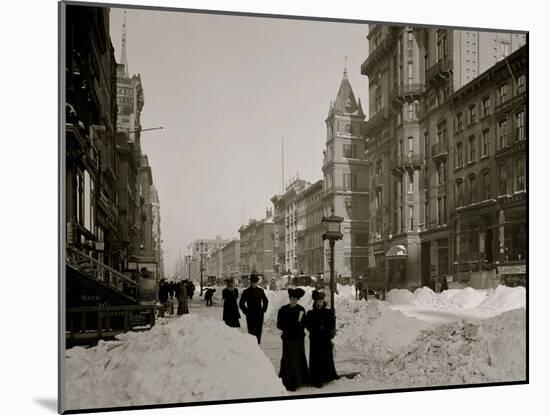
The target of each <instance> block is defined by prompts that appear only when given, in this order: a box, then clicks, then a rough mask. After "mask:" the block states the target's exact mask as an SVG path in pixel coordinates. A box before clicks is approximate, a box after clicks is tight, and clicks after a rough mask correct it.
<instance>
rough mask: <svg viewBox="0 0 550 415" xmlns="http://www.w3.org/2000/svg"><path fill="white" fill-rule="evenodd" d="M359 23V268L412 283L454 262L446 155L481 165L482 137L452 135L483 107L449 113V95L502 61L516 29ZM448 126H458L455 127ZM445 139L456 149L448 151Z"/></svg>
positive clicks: (514, 42)
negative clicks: (364, 204)
mask: <svg viewBox="0 0 550 415" xmlns="http://www.w3.org/2000/svg"><path fill="white" fill-rule="evenodd" d="M369 28H370V30H369V35H368V40H369V50H370V53H369V56H368V57H367V59H366V60H365V62H364V63H363V65H362V66H361V72H362V73H363V74H364V75H367V76H368V77H369V99H370V103H371V105H370V111H369V112H370V114H369V119H368V121H367V122H366V124H365V127H364V130H363V131H364V133H365V135H366V154H367V161H368V163H369V171H370V175H371V182H370V194H371V198H370V206H369V207H370V235H371V237H370V241H369V273H371V274H378V275H380V274H384V275H386V276H387V278H388V279H389V280H390V281H391V284H392V286H396V287H404V288H411V289H413V288H415V287H418V286H420V285H422V284H423V283H426V281H427V280H428V278H429V277H430V276H438V275H450V273H451V271H452V270H451V264H454V262H455V258H454V257H453V254H452V253H453V248H452V246H453V238H452V237H451V233H452V232H451V231H452V226H451V224H452V223H453V221H454V215H455V213H456V212H455V210H454V205H452V204H453V203H454V202H455V196H456V195H455V194H454V193H453V192H454V191H455V189H454V188H453V186H452V185H451V184H452V183H453V180H454V179H453V177H454V174H455V173H457V171H458V170H460V169H462V167H460V165H459V164H452V168H453V170H451V163H450V159H451V157H452V155H453V154H455V152H454V151H455V150H456V157H458V160H455V161H456V162H458V163H464V157H465V156H464V155H463V154H466V153H465V151H466V149H468V151H469V153H468V155H469V157H472V159H471V160H472V161H471V162H466V163H471V164H472V169H473V170H477V169H478V168H479V166H481V165H482V164H483V163H477V162H476V161H475V157H477V155H479V154H480V147H479V143H480V142H481V141H482V140H487V138H483V137H482V138H479V137H477V136H476V134H475V133H474V134H473V136H474V139H473V140H470V139H471V136H470V135H468V137H467V139H466V140H461V139H459V138H460V134H464V133H457V132H458V131H462V130H464V129H467V127H466V126H467V125H468V128H471V131H474V129H473V127H471V126H474V125H480V123H479V121H480V120H479V118H480V115H479V114H480V113H479V111H480V109H481V108H482V107H483V106H484V105H486V104H485V103H482V102H478V103H476V104H474V103H471V104H470V105H471V107H472V108H471V112H469V111H470V107H468V108H467V109H465V110H462V111H459V112H458V113H457V118H456V119H455V118H454V114H453V113H454V111H455V109H454V105H455V104H454V103H457V102H458V101H457V96H459V95H461V94H462V91H464V90H466V89H468V88H471V85H473V84H474V82H476V81H475V80H476V79H478V77H479V75H480V73H481V72H484V71H487V70H488V69H489V68H494V67H495V66H494V65H495V64H496V65H497V66H498V65H501V66H506V62H505V61H503V62H500V63H497V61H499V60H501V59H502V57H503V56H505V55H507V54H509V53H511V52H512V51H513V50H515V49H517V48H519V47H521V45H522V44H524V43H525V36H524V35H522V34H505V33H499V34H496V33H489V32H477V31H453V30H446V29H424V28H415V27H401V26H387V25H371V26H370V27H369ZM476 85H478V84H476ZM481 85H483V90H484V93H485V94H487V95H492V94H493V92H494V91H491V90H490V89H491V88H492V87H494V85H492V83H491V82H488V83H487V82H484V83H483V84H479V85H478V86H479V87H481ZM489 85H490V86H489ZM485 88H487V89H485ZM459 113H460V114H459ZM466 119H467V120H468V121H466ZM470 120H474V121H470ZM486 121H487V120H485V122H486ZM467 122H468V123H469V124H466V123H467ZM454 123H456V124H458V125H461V127H460V128H459V129H458V130H457V129H456V128H454V125H453V124H454ZM484 131H485V130H484ZM491 131H492V130H491ZM479 134H482V132H479ZM455 140H456V143H455V144H452V143H454V142H455ZM450 143H451V144H450ZM453 145H456V146H457V148H456V149H454V148H453V149H452V150H450V149H451V148H452V147H453ZM484 151H485V150H484ZM486 151H489V149H487V150H486ZM488 154H489V153H488ZM449 155H451V157H449ZM485 157H488V156H485ZM457 166H458V167H457ZM477 175H481V172H477V173H476V176H477ZM466 180H467V179H466V178H464V179H463V181H464V182H465V181H466ZM474 180H475V179H474ZM463 181H460V180H459V183H462V182H463ZM461 186H462V185H458V188H457V189H458V190H456V191H462V190H461V189H463V188H462V187H461ZM454 273H455V274H456V270H454Z"/></svg>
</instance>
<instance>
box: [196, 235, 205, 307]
mask: <svg viewBox="0 0 550 415" xmlns="http://www.w3.org/2000/svg"><path fill="white" fill-rule="evenodd" d="M199 245H200V246H201V257H200V272H201V292H200V294H199V296H201V297H202V288H203V282H202V281H203V280H202V275H203V272H204V265H203V262H202V261H203V259H202V257H203V255H204V253H203V249H202V247H203V246H205V247H206V250H208V244H206V243H205V242H204V241H201V242H200V244H199ZM198 250H199V247H198V246H197V251H198Z"/></svg>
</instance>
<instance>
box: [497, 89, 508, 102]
mask: <svg viewBox="0 0 550 415" xmlns="http://www.w3.org/2000/svg"><path fill="white" fill-rule="evenodd" d="M498 96H499V98H500V103H501V104H502V103H503V102H506V100H507V99H508V85H506V84H502V85H501V86H500V87H499V88H498Z"/></svg>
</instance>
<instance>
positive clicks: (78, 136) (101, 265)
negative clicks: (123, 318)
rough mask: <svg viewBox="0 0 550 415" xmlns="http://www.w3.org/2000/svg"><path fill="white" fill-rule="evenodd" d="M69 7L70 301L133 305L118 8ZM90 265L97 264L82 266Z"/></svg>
mask: <svg viewBox="0 0 550 415" xmlns="http://www.w3.org/2000/svg"><path fill="white" fill-rule="evenodd" d="M66 10H67V26H66V30H67V41H66V55H65V59H66V72H65V78H66V102H65V110H66V113H65V115H66V119H65V140H66V204H65V212H66V224H67V229H66V234H65V235H66V243H67V248H68V251H67V260H68V262H67V306H69V307H70V306H79V305H95V304H97V303H101V302H105V301H108V302H110V303H111V304H121V303H122V304H127V303H132V302H135V301H136V296H135V295H134V296H133V297H132V298H129V296H128V295H127V294H128V291H123V285H122V281H123V280H124V276H123V275H121V274H120V273H119V272H118V271H119V270H120V269H121V268H122V266H121V256H122V255H121V244H120V236H119V232H118V220H119V219H118V211H117V182H116V180H117V179H116V172H117V158H116V125H117V104H116V61H115V57H114V49H113V46H112V43H111V38H110V33H109V13H110V11H109V9H107V8H96V7H86V6H71V7H67V9H66ZM91 25H92V26H93V27H94V28H95V29H94V30H89V28H90V27H91ZM84 262H86V263H87V264H90V265H89V266H82V264H83V263H84ZM92 264H93V265H92ZM97 281H100V282H101V284H99V285H98V284H96V282H97ZM106 285H108V286H109V288H111V289H112V290H106V289H105V287H106Z"/></svg>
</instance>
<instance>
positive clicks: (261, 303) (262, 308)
mask: <svg viewBox="0 0 550 415" xmlns="http://www.w3.org/2000/svg"><path fill="white" fill-rule="evenodd" d="M259 280H260V278H259V277H258V275H257V274H256V273H254V272H253V273H252V274H251V275H250V287H248V288H246V289H245V290H244V291H243V293H242V295H241V299H240V301H239V307H240V309H241V310H242V312H243V314H244V315H245V316H246V325H247V327H248V333H250V334H252V335H253V336H256V338H257V339H258V344H260V341H261V338H262V327H263V324H264V313H265V312H266V311H267V304H268V301H267V297H266V296H265V292H264V290H263V289H262V288H260V287H258V281H259Z"/></svg>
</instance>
